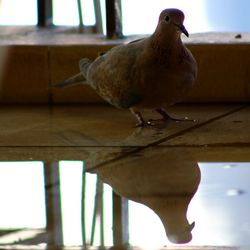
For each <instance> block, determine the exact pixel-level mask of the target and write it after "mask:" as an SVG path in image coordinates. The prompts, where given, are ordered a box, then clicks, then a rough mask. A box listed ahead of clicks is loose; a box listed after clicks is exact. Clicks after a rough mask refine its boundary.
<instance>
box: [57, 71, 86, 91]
mask: <svg viewBox="0 0 250 250" xmlns="http://www.w3.org/2000/svg"><path fill="white" fill-rule="evenodd" d="M84 84H87V81H86V79H85V77H84V76H83V75H82V74H81V73H79V74H77V75H74V76H72V77H70V78H69V79H67V80H65V81H63V82H60V83H57V84H55V85H53V87H55V88H67V87H72V86H76V85H84Z"/></svg>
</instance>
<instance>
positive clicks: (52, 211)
mask: <svg viewBox="0 0 250 250" xmlns="http://www.w3.org/2000/svg"><path fill="white" fill-rule="evenodd" d="M44 178H45V194H46V215H47V216H46V222H47V223H46V224H47V227H46V228H47V233H48V237H47V243H48V244H49V245H53V246H62V245H63V232H62V214H61V194H60V179H59V167H58V163H44Z"/></svg>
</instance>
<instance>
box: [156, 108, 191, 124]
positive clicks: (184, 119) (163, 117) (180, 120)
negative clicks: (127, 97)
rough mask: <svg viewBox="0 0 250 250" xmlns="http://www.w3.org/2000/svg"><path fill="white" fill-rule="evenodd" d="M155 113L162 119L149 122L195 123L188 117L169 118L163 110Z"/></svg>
mask: <svg viewBox="0 0 250 250" xmlns="http://www.w3.org/2000/svg"><path fill="white" fill-rule="evenodd" d="M156 111H157V112H158V113H159V114H161V115H162V119H159V120H151V121H165V122H171V121H173V122H196V120H194V119H189V118H188V117H182V118H174V117H172V116H170V115H169V114H168V113H167V111H166V110H165V109H163V108H160V109H156Z"/></svg>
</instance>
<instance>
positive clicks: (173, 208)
mask: <svg viewBox="0 0 250 250" xmlns="http://www.w3.org/2000/svg"><path fill="white" fill-rule="evenodd" d="M169 112H170V114H171V115H172V116H174V117H184V116H188V117H190V118H193V119H195V120H196V122H170V123H168V124H159V125H158V126H156V127H146V128H135V126H134V125H135V120H134V118H133V117H132V116H131V114H130V113H129V111H126V110H117V109H115V108H113V107H110V106H106V105H102V106H98V105H92V106H88V105H64V106H63V105H61V106H59V105H58V106H42V105H41V106H1V108H0V138H1V139H0V160H1V161H23V160H28V161H29V160H40V161H44V162H46V163H53V162H58V161H60V160H82V161H84V163H85V167H86V169H87V171H91V172H94V173H97V174H98V176H99V177H100V178H101V180H103V181H104V182H106V183H109V184H110V185H111V186H112V187H113V188H114V190H115V191H116V192H117V193H119V194H121V195H122V196H125V197H127V198H129V199H132V200H134V201H137V202H140V203H143V204H145V205H147V206H148V207H150V208H152V209H153V210H154V211H155V212H156V213H157V214H158V216H159V217H160V218H161V220H162V222H163V224H164V227H165V230H166V234H167V237H168V238H169V240H170V241H172V242H174V241H175V242H188V241H190V240H191V233H190V230H189V225H190V222H189V221H188V220H187V217H186V210H187V208H188V206H189V203H190V202H191V200H192V198H193V196H194V197H195V193H196V191H197V189H198V192H199V189H201V188H203V189H204V188H205V191H206V192H207V191H208V190H210V189H209V188H211V187H213V188H214V189H213V190H215V192H214V196H213V195H211V193H209V195H207V196H206V197H205V198H204V197H203V198H204V202H208V200H209V199H210V201H211V202H212V203H213V202H215V201H216V199H219V198H218V197H219V194H220V190H219V189H218V190H217V189H216V185H219V182H218V180H222V181H223V180H225V183H223V184H224V185H225V186H226V180H227V179H226V175H225V176H223V173H222V172H220V171H218V175H219V177H220V178H219V179H216V178H215V177H213V176H212V177H211V175H209V173H210V172H209V168H208V167H206V166H205V167H204V166H203V165H202V164H201V162H207V163H213V162H222V163H223V162H227V163H229V164H230V163H232V162H250V118H249V117H250V116H249V112H250V109H249V105H247V104H218V105H215V104H214V105H212V104H209V105H206V104H197V105H178V106H175V107H172V108H170V109H169ZM156 116H157V115H156V114H154V113H152V112H149V111H147V112H145V117H146V118H147V119H148V118H152V117H156ZM198 163H199V164H200V165H198ZM224 165H225V164H224ZM211 168H212V167H211ZM248 168H250V164H249V165H248V166H247V169H248ZM239 171H240V170H239ZM237 173H238V172H237V171H236V172H235V176H237ZM248 174H249V172H246V173H245V175H248ZM206 175H208V176H210V179H206ZM239 176H240V175H239ZM224 177H225V178H224ZM249 177H250V176H249ZM237 178H238V177H237ZM204 180H205V182H204ZM206 180H209V181H210V183H209V186H206V185H208V184H207V183H206ZM241 181H242V180H241V179H240V177H239V179H238V180H237V181H236V183H238V184H239V186H240V184H242V183H241ZM199 185H200V187H199ZM213 185H215V186H213ZM233 188H234V189H233ZM235 188H236V187H235V186H232V187H231V189H227V192H228V194H229V196H230V195H232V196H237V194H243V193H244V194H246V195H242V196H240V197H242V198H241V199H242V203H241V201H240V200H237V202H238V206H237V209H240V208H241V207H240V204H244V206H247V205H249V202H247V200H248V198H249V194H248V192H249V191H250V188H249V187H248V186H244V188H245V189H244V190H241V189H237V188H236V189H235ZM201 190H202V189H201ZM206 192H205V193H206ZM237 192H238V193H237ZM219 201H220V200H218V204H220V206H225V207H223V210H224V211H225V214H226V211H227V210H228V211H229V210H230V211H233V210H232V209H231V208H230V207H227V205H226V204H227V203H226V202H225V203H223V202H222V201H224V199H221V202H219ZM230 204H231V203H230ZM214 207H215V206H214ZM214 207H213V206H212V205H211V211H217V210H216V209H214ZM212 208H213V209H212ZM242 209H243V208H242ZM208 213H209V210H208ZM214 213H215V212H214ZM242 213H243V212H242ZM216 216H218V214H216V213H215V214H214V217H216ZM234 216H235V217H233V218H231V219H232V221H234V222H232V223H231V224H232V225H235V224H237V223H236V222H237V220H238V219H239V217H237V216H236V215H234ZM210 217H211V214H210V216H208V218H210ZM212 217H213V216H212ZM197 218H199V216H198V214H197ZM219 219H220V218H217V220H219ZM203 222H204V223H206V221H205V220H204V221H203ZM241 222H242V221H240V222H239V223H241ZM223 223H224V224H223ZM207 224H208V225H210V226H209V227H208V230H216V226H214V227H212V226H211V223H210V222H207ZM218 224H219V223H218ZM231 224H230V221H228V223H225V221H222V222H221V225H223V226H227V227H228V228H230V230H231ZM249 224H250V218H249V216H248V217H247V218H245V225H249ZM216 225H217V224H216ZM241 226H242V225H239V228H240V227H241ZM196 228H198V229H201V230H204V228H205V227H201V226H199V221H196ZM198 229H195V230H196V231H197V230H198ZM152 230H154V229H153V228H152ZM230 230H228V231H227V228H224V231H225V232H228V234H230V233H232V232H231V231H230ZM235 230H236V231H237V229H235ZM196 231H195V233H194V237H196V235H199V234H198V233H197V232H196ZM219 233H221V231H220V232H218V234H219ZM203 235H204V234H203ZM207 235H208V240H207V241H206V240H204V241H203V242H204V243H202V241H200V243H197V244H198V245H197V244H196V245H197V248H198V246H200V247H202V246H204V245H208V242H209V235H210V234H209V232H208V233H207ZM235 235H244V237H245V238H249V237H250V234H249V231H247V230H245V231H244V233H243V232H241V231H237V232H235ZM224 236H225V234H224V235H223V234H222V237H224ZM230 237H231V235H227V238H229V239H230ZM238 238H239V239H240V237H238ZM195 239H196V242H199V241H197V238H195ZM241 240H242V239H241ZM241 240H239V241H237V240H232V241H230V240H229V241H226V240H221V241H220V243H221V244H218V245H216V244H217V243H216V242H217V241H213V242H215V244H214V246H215V247H216V246H218V247H222V246H223V244H222V243H224V246H227V247H237V246H241V243H242V244H243V245H244V246H245V244H249V246H250V241H249V242H248V241H246V242H247V243H246V242H245V243H243V242H241ZM211 242H212V241H211ZM218 242H219V241H218ZM190 245H191V246H192V241H191V243H190V244H189V246H188V247H186V248H185V247H184V246H182V248H178V246H176V247H177V248H174V249H193V248H191V246H190ZM197 248H195V249H197ZM168 249H169V248H168ZM202 249H203V248H202ZM205 249H210V248H205ZM213 249H216V248H213ZM223 249H226V248H223Z"/></svg>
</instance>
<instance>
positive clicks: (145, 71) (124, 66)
mask: <svg viewBox="0 0 250 250" xmlns="http://www.w3.org/2000/svg"><path fill="white" fill-rule="evenodd" d="M184 18H185V16H184V13H183V12H182V11H181V10H179V9H174V8H171V9H165V10H163V11H162V12H161V13H160V16H159V20H158V24H157V26H156V29H155V31H154V32H153V33H152V35H150V36H148V37H145V38H141V39H138V40H135V41H132V42H130V43H127V44H121V45H118V46H115V47H113V48H111V49H110V50H109V51H107V52H106V53H102V54H100V55H99V56H98V57H97V58H96V59H95V60H93V61H92V60H90V59H88V58H83V59H81V60H80V61H79V68H80V73H78V74H77V75H75V76H73V77H71V78H69V79H67V80H65V81H64V82H62V83H59V84H56V85H55V86H56V87H61V88H63V87H69V86H73V85H75V84H85V85H89V86H90V87H92V88H93V89H94V90H95V91H96V93H97V94H98V95H99V96H101V97H102V98H103V99H104V100H106V101H107V102H108V103H110V104H111V105H113V106H115V107H117V108H119V109H129V110H130V111H131V113H132V114H133V115H134V116H135V117H136V119H137V122H138V123H137V124H136V126H138V127H144V126H148V125H149V126H153V125H154V124H155V123H154V122H153V120H152V119H151V120H148V121H146V120H145V119H144V118H143V116H142V111H143V110H146V109H150V110H155V111H156V112H158V113H159V114H160V115H161V116H162V119H160V120H162V121H169V119H172V120H176V121H177V120H186V119H187V118H184V119H174V118H172V117H171V116H170V115H169V114H168V113H167V108H168V107H169V106H171V105H173V104H175V103H178V102H180V101H181V100H183V98H184V97H186V95H187V94H188V93H189V92H190V90H191V89H192V87H193V85H194V83H195V81H196V78H197V62H196V60H195V58H194V56H193V55H192V53H191V51H190V50H189V49H188V48H186V46H185V45H184V44H183V42H182V39H181V34H182V33H183V34H184V35H186V36H187V37H189V33H188V31H187V30H186V28H185V26H184V24H183V23H184Z"/></svg>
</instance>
